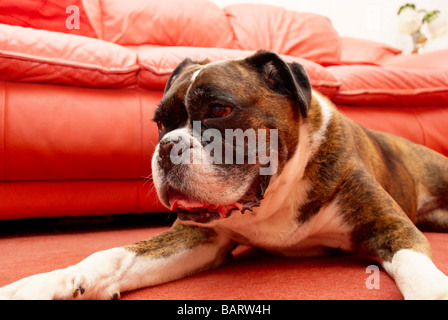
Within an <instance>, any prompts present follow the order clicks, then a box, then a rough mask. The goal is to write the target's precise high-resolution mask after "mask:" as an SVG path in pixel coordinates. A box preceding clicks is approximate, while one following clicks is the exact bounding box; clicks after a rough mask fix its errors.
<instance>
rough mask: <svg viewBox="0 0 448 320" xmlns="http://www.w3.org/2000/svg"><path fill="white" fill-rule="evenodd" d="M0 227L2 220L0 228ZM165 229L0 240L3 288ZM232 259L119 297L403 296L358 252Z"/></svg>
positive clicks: (442, 255)
mask: <svg viewBox="0 0 448 320" xmlns="http://www.w3.org/2000/svg"><path fill="white" fill-rule="evenodd" d="M0 227H1V225H0ZM167 228H168V226H165V225H163V226H141V227H135V226H134V227H127V228H124V229H117V228H113V229H107V230H104V229H102V230H91V229H90V230H77V231H63V232H61V231H57V232H44V233H29V234H18V235H11V234H9V235H6V236H2V237H0V261H1V269H0V286H3V285H6V284H8V283H10V282H12V281H15V280H18V279H20V278H22V277H25V276H28V275H31V274H34V273H38V272H45V271H51V270H53V269H57V268H63V267H66V266H68V265H71V264H74V263H77V262H79V261H80V260H82V259H83V258H84V257H86V256H87V255H89V254H91V253H93V252H95V251H98V250H102V249H108V248H112V247H115V246H120V245H125V244H129V243H133V242H136V241H139V240H142V239H145V238H148V237H150V236H151V235H155V234H157V233H160V232H162V231H163V230H166V229H167ZM426 236H427V237H428V239H429V241H430V243H431V245H432V248H433V252H434V261H435V263H436V265H437V266H438V267H439V268H440V269H441V270H442V271H443V272H444V273H446V274H447V273H448V250H447V248H448V234H440V233H426ZM234 256H235V258H234V260H233V261H232V262H231V263H229V264H227V265H225V266H222V267H221V268H219V269H216V270H212V271H207V272H203V273H201V274H197V275H194V276H191V277H188V278H185V279H181V280H178V281H174V282H170V283H166V284H162V285H158V286H155V287H151V288H144V289H140V290H136V291H132V292H127V293H123V294H122V297H121V298H122V299H124V300H126V299H128V300H143V299H159V300H160V299H170V300H178V299H182V300H200V299H210V300H218V299H219V300H239V299H250V300H259V299H262V300H280V299H293V300H295V299H343V300H345V299H367V300H370V299H402V296H401V294H400V292H399V291H398V289H397V287H396V286H395V283H394V282H393V281H392V279H391V278H390V277H389V276H388V275H387V274H386V273H385V272H384V271H383V270H381V271H380V278H379V279H380V288H379V289H368V288H367V287H366V280H367V278H368V277H369V275H370V273H366V267H367V266H368V265H371V264H375V262H372V261H370V260H368V259H365V258H361V257H358V256H341V257H328V258H312V259H287V258H280V257H274V256H271V255H270V254H268V253H265V252H263V251H260V250H257V249H254V248H249V247H238V248H237V249H236V250H235V252H234Z"/></svg>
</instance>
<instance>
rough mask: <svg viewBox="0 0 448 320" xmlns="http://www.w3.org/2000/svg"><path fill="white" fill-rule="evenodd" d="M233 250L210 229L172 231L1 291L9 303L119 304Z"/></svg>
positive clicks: (209, 265)
mask: <svg viewBox="0 0 448 320" xmlns="http://www.w3.org/2000/svg"><path fill="white" fill-rule="evenodd" d="M234 247H235V243H234V242H232V241H231V240H229V239H227V238H224V237H221V236H219V235H217V234H216V233H215V232H214V231H213V230H212V229H206V228H199V227H193V226H185V225H182V224H181V223H178V222H176V223H175V224H174V225H173V227H172V228H171V229H170V230H168V231H166V232H164V233H161V234H159V235H157V236H155V237H152V238H150V239H148V240H144V241H141V242H138V243H135V244H132V245H128V246H125V247H118V248H113V249H109V250H105V251H99V252H96V253H94V254H92V255H91V256H89V257H87V258H86V259H84V260H83V261H81V262H80V263H78V264H76V265H74V266H70V267H68V268H65V269H59V270H55V271H52V272H48V273H42V274H37V275H33V276H30V277H27V278H24V279H22V280H19V281H17V282H14V283H12V284H10V285H8V286H5V287H3V288H0V297H1V298H9V299H117V298H119V297H120V293H121V292H124V291H129V290H134V289H138V288H142V287H147V286H152V285H157V284H160V283H164V282H168V281H171V280H175V279H179V278H182V277H185V276H187V275H191V274H194V273H197V272H200V271H203V270H206V269H210V268H214V267H217V266H219V265H221V264H222V263H223V262H224V261H225V260H226V259H228V258H229V257H230V251H231V250H232V249H233V248H234Z"/></svg>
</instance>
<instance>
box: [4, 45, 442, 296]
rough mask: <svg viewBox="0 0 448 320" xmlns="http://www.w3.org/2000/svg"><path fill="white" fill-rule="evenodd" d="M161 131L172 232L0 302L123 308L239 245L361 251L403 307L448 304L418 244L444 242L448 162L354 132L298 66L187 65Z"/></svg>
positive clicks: (261, 58)
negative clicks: (119, 303) (389, 281)
mask: <svg viewBox="0 0 448 320" xmlns="http://www.w3.org/2000/svg"><path fill="white" fill-rule="evenodd" d="M154 121H155V122H156V123H157V125H158V128H159V141H158V145H157V147H156V150H155V153H154V156H153V160H152V170H153V181H154V185H155V187H156V190H157V193H158V196H159V198H160V200H161V202H162V203H163V204H164V205H165V206H166V207H168V208H170V209H172V210H175V211H177V215H178V219H177V220H176V222H175V223H174V225H173V226H172V228H171V229H170V230H168V231H166V232H164V233H162V234H160V235H157V236H155V237H153V238H150V239H147V240H143V241H141V242H138V243H135V244H132V245H128V246H125V247H120V248H113V249H110V250H106V251H101V252H97V253H95V254H93V255H91V256H89V257H87V258H86V259H85V260H83V261H81V262H80V263H78V264H77V265H74V266H71V267H68V268H66V269H61V270H56V271H53V272H49V273H44V274H38V275H34V276H31V277H28V278H25V279H22V280H20V281H17V282H15V283H13V284H10V285H8V286H6V287H3V288H1V289H0V296H1V297H2V298H12V299H27V298H31V299H34V298H36V299H86V298H94V299H98V298H99V299H112V298H118V297H119V295H120V293H121V292H124V291H127V290H133V289H137V288H140V287H145V286H152V285H157V284H160V283H163V282H166V281H171V280H174V279H178V278H181V277H184V276H188V275H191V274H193V273H196V272H200V271H202V270H206V269H210V268H215V267H218V266H219V265H221V264H222V263H223V262H225V261H228V260H229V259H230V258H231V251H232V250H233V249H234V248H235V247H236V246H237V245H238V244H247V245H252V246H256V247H259V248H262V249H264V250H267V251H270V252H272V253H273V254H278V255H282V256H289V257H308V256H320V255H325V254H326V253H328V252H329V251H330V250H328V249H329V248H331V249H332V250H331V252H334V251H335V250H334V249H338V250H341V251H348V252H355V253H358V254H361V255H365V256H368V257H370V258H372V259H373V260H375V261H377V262H379V263H381V265H382V266H383V268H384V269H385V270H386V271H387V272H388V273H389V274H390V275H391V277H392V278H393V279H394V280H395V282H396V284H397V286H398V287H399V289H400V290H401V292H402V293H403V296H404V297H405V298H408V299H414V298H428V299H446V298H448V277H446V276H445V275H444V274H443V273H442V272H441V271H439V270H438V269H437V268H436V266H435V265H434V263H433V262H432V260H431V248H430V246H429V244H428V241H427V239H426V238H425V236H424V235H423V234H422V233H421V231H420V230H421V229H423V230H428V231H431V230H434V231H439V232H446V231H448V159H447V158H446V157H444V156H442V155H440V154H438V153H436V152H434V151H432V150H429V149H427V148H425V147H423V146H419V145H416V144H413V143H411V142H409V141H406V140H404V139H401V138H398V137H395V136H392V135H389V134H385V133H380V132H376V131H372V130H367V129H365V128H363V127H361V126H360V125H358V124H356V123H355V122H353V121H351V120H349V119H348V118H346V117H345V116H343V115H342V114H341V113H339V112H338V111H337V109H336V108H335V107H334V106H333V105H332V104H331V102H330V101H329V100H327V99H326V98H325V97H323V96H321V95H320V94H318V93H316V92H314V91H312V89H311V86H310V81H309V79H308V76H307V74H306V71H305V70H304V68H303V67H302V66H301V65H299V64H296V63H286V62H285V61H283V60H282V59H281V58H280V57H279V56H277V55H276V54H274V53H272V52H268V51H259V52H257V53H255V54H254V55H252V56H249V57H247V58H246V59H239V60H227V61H220V62H213V63H209V62H207V61H204V62H193V61H191V60H190V59H186V60H184V61H183V62H182V63H181V64H180V65H179V66H178V67H177V68H176V69H175V70H174V72H173V73H172V75H171V77H170V79H169V81H168V83H167V86H166V89H165V94H164V97H163V99H162V101H161V102H160V104H159V106H158V107H157V109H156V112H155V115H154ZM230 132H232V133H235V132H238V133H239V134H234V135H233V136H232V137H231V139H226V133H227V134H229V133H230ZM262 137H263V138H262ZM261 138H262V139H261ZM179 159H180V160H182V161H180V160H179ZM267 160H268V161H267ZM269 168H270V169H269ZM266 169H269V170H266ZM297 286H298V287H299V286H300V283H298V284H297Z"/></svg>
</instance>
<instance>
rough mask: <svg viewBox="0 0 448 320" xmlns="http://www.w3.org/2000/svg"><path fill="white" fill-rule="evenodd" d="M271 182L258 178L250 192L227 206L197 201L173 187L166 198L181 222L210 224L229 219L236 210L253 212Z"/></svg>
mask: <svg viewBox="0 0 448 320" xmlns="http://www.w3.org/2000/svg"><path fill="white" fill-rule="evenodd" d="M269 180H270V177H269V176H263V177H258V179H255V181H254V183H253V184H252V186H251V188H250V189H249V190H250V192H248V193H246V195H245V196H244V197H242V198H241V199H240V200H238V201H237V202H235V203H231V204H225V205H223V204H211V203H208V202H205V201H202V200H199V199H195V198H193V197H191V196H189V195H187V194H185V193H183V192H181V191H179V190H177V189H174V188H173V187H171V186H170V187H169V188H168V190H167V193H166V196H167V199H168V202H169V205H170V209H171V210H173V211H177V213H178V215H177V216H178V218H179V219H180V220H183V221H193V222H197V223H209V222H211V221H213V220H219V219H225V218H228V217H229V216H230V215H231V213H232V211H234V210H239V211H241V213H242V214H244V212H245V211H246V210H249V211H253V207H258V206H260V202H261V200H262V199H263V197H264V192H265V191H266V188H267V186H268V184H269Z"/></svg>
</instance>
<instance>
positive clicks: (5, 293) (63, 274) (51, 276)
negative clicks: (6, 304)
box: [0, 268, 72, 300]
mask: <svg viewBox="0 0 448 320" xmlns="http://www.w3.org/2000/svg"><path fill="white" fill-rule="evenodd" d="M71 272H72V270H71V268H67V269H59V270H55V271H52V272H48V273H40V274H36V275H32V276H30V277H27V278H23V279H21V280H19V281H17V282H14V283H12V284H10V285H7V286H5V287H2V288H0V299H10V300H51V299H69V298H70V295H69V290H70V289H69V288H70V283H69V279H70V275H71Z"/></svg>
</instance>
